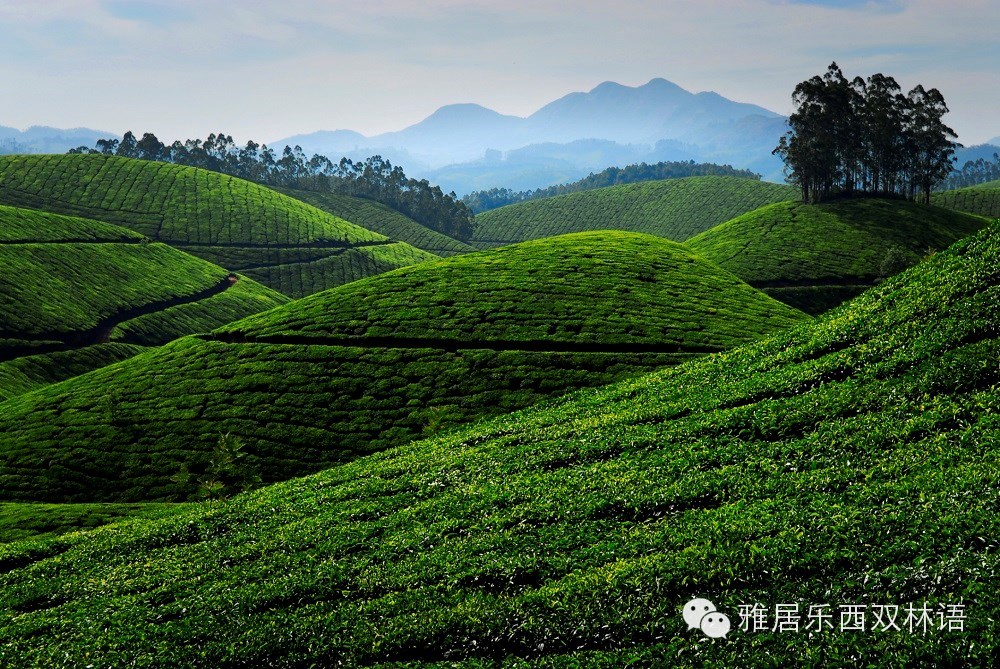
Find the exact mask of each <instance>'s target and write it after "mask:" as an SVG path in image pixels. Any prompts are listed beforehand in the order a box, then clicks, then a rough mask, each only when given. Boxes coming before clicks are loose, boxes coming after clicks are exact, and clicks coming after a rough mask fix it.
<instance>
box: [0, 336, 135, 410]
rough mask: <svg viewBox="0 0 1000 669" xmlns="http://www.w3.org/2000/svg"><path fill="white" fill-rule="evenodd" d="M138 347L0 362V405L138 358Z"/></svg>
mask: <svg viewBox="0 0 1000 669" xmlns="http://www.w3.org/2000/svg"><path fill="white" fill-rule="evenodd" d="M143 350H144V348H143V347H142V346H132V345H127V344H97V345H95V346H87V347H84V348H81V349H75V350H69V351H55V352H53V353H44V354H39V355H24V356H21V357H18V358H15V359H13V360H7V361H4V362H0V402H2V401H3V400H5V399H7V398H10V397H14V396H15V395H22V394H24V393H27V392H30V391H32V390H35V389H37V388H41V387H42V386H47V385H49V384H52V383H58V382H59V381H64V380H65V379H69V378H72V377H74V376H79V375H81V374H86V373H87V372H90V371H93V370H95V369H100V368H101V367H106V366H107V365H110V364H113V363H116V362H121V361H122V360H126V359H128V358H131V357H132V356H133V355H138V354H139V353H141V352H142V351H143Z"/></svg>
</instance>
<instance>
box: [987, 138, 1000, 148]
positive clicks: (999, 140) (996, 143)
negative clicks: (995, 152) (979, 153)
mask: <svg viewBox="0 0 1000 669" xmlns="http://www.w3.org/2000/svg"><path fill="white" fill-rule="evenodd" d="M986 143H987V144H992V145H994V146H1000V135H997V136H996V137H994V138H993V139H991V140H990V141H988V142H986Z"/></svg>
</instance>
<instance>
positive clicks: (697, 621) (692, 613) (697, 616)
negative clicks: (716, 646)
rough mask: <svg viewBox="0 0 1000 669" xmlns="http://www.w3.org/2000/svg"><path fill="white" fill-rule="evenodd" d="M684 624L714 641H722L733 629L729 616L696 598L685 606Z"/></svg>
mask: <svg viewBox="0 0 1000 669" xmlns="http://www.w3.org/2000/svg"><path fill="white" fill-rule="evenodd" d="M684 622H686V623H687V624H688V629H696V628H697V629H700V630H701V631H702V632H704V633H705V636H709V637H711V638H713V639H721V638H722V637H724V636H726V635H727V634H729V630H730V629H732V624H731V623H730V622H729V616H727V615H726V614H725V613H722V612H721V611H719V610H718V609H716V608H715V604H713V603H712V602H710V601H708V600H707V599H704V598H703V597H696V598H695V599H692V600H691V601H690V602H688V603H687V604H685V605H684Z"/></svg>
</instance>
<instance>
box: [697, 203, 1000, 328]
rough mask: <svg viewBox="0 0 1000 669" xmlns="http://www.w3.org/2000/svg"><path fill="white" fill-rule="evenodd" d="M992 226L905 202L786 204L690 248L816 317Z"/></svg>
mask: <svg viewBox="0 0 1000 669" xmlns="http://www.w3.org/2000/svg"><path fill="white" fill-rule="evenodd" d="M987 223H988V219H985V218H982V217H979V216H973V215H969V214H964V213H961V212H955V211H950V210H947V209H942V208H940V207H928V206H924V205H918V204H914V203H912V202H907V201H904V200H880V199H855V200H841V201H836V202H828V203H825V204H819V205H805V204H802V203H799V202H781V203H778V204H773V205H769V206H766V207H762V208H760V209H757V210H755V211H752V212H750V213H748V214H744V215H743V216H740V217H737V218H735V219H733V220H732V221H728V222H726V223H723V224H722V225H718V226H716V227H714V228H712V229H711V230H707V231H706V232H703V233H701V234H700V235H697V236H695V237H693V238H691V239H689V240H688V241H687V242H685V245H686V246H688V247H690V248H691V249H692V250H694V251H695V252H696V253H699V254H700V255H701V256H702V257H704V258H706V259H708V260H710V261H712V262H713V263H715V264H717V265H718V266H720V267H722V268H724V269H727V270H729V271H730V272H732V273H733V274H735V275H736V276H738V277H740V278H741V279H743V280H744V281H746V282H747V283H749V284H750V285H751V286H755V287H757V288H760V289H761V290H763V291H764V292H766V293H767V294H769V295H771V296H772V297H774V298H776V299H778V300H782V301H783V302H786V303H787V304H790V305H792V306H794V307H797V308H799V309H802V310H803V311H805V312H807V313H811V314H817V313H821V312H823V311H826V310H827V309H830V308H832V307H834V306H836V305H838V304H840V303H841V302H843V301H845V300H847V299H849V298H851V297H854V296H855V295H857V294H859V293H861V292H862V291H864V290H865V289H867V288H869V287H870V286H872V285H874V284H875V283H876V282H878V281H880V280H882V279H884V278H885V277H887V276H891V275H893V274H896V273H898V272H900V271H902V270H903V269H905V268H906V267H909V266H912V265H914V264H916V263H918V262H919V261H920V260H921V259H922V258H923V257H925V256H927V255H928V254H933V253H934V252H936V251H939V250H941V249H944V248H946V247H948V246H950V245H951V244H953V243H954V242H955V241H957V240H958V239H961V238H962V237H965V236H968V235H970V234H972V233H974V232H976V231H977V230H979V229H981V228H982V227H983V226H984V225H986V224H987Z"/></svg>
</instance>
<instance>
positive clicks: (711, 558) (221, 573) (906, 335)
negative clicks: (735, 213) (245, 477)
mask: <svg viewBox="0 0 1000 669" xmlns="http://www.w3.org/2000/svg"><path fill="white" fill-rule="evenodd" d="M998 286H1000V228H998V227H997V226H991V227H990V228H989V229H987V230H985V231H983V232H982V233H980V234H979V235H977V236H976V237H975V238H973V239H968V240H965V241H961V242H959V243H958V244H956V245H955V246H953V247H952V248H951V249H949V250H948V251H946V252H942V253H938V254H937V255H935V256H934V257H933V258H931V259H929V260H928V261H927V262H925V263H922V264H920V265H919V266H917V267H915V268H912V269H910V270H908V271H907V272H904V273H903V274H902V275H899V276H896V277H893V278H890V279H888V280H887V281H885V282H883V283H882V284H880V285H878V286H876V287H875V288H873V289H872V290H870V291H868V292H866V293H865V294H864V295H862V296H861V297H859V298H858V299H856V300H854V301H853V302H851V303H850V304H848V305H846V306H845V307H843V308H840V309H837V310H835V311H833V312H831V313H830V314H827V315H826V316H824V317H823V318H822V319H821V320H819V321H817V322H815V323H810V324H805V325H803V326H801V327H797V328H795V329H793V330H791V331H789V332H787V333H782V334H779V335H777V336H775V337H773V338H770V339H768V340H766V341H763V342H757V343H752V344H749V345H747V346H745V347H741V348H738V349H735V350H732V351H728V352H725V353H722V354H719V355H715V356H710V357H707V358H702V359H699V360H696V361H692V362H690V363H687V364H685V365H683V366H680V367H676V368H673V369H670V370H663V371H659V372H656V373H654V374H651V375H647V376H644V377H641V378H639V379H634V380H631V381H628V382H625V383H621V384H617V385H614V386H611V387H608V388H602V389H599V390H586V391H583V392H580V393H577V394H574V395H572V396H569V397H566V398H563V399H561V400H558V401H554V402H550V403H547V404H546V405H544V406H541V407H537V408H533V409H530V410H528V411H523V412H520V413H518V414H514V415H510V416H503V417H499V418H496V419H494V420H491V421H488V422H485V423H480V424H478V425H475V426H471V427H468V428H465V429H462V430H458V431H454V432H450V433H447V434H444V435H442V436H439V437H437V438H435V439H432V440H427V441H421V442H416V443H412V444H409V445H406V446H404V447H401V448H398V449H394V450H391V451H388V452H385V453H381V454H377V455H374V456H371V457H367V458H363V459H360V460H356V461H354V462H352V463H348V464H345V465H342V466H338V467H335V468H332V469H330V470H328V471H325V472H323V473H320V474H318V475H316V476H312V477H309V478H305V479H300V480H295V481H289V482H286V483H282V484H278V485H276V486H273V487H271V488H266V489H263V490H259V491H254V492H251V493H248V494H245V495H241V496H238V497H236V498H234V499H233V500H231V501H229V502H223V503H221V504H217V505H213V506H212V507H211V508H205V507H200V508H196V509H194V510H192V511H190V512H188V513H181V514H178V515H176V516H173V517H170V518H165V519H162V520H158V521H141V520H139V521H134V522H132V523H130V524H127V525H121V526H117V527H111V528H107V529H104V530H99V531H95V532H92V533H87V534H83V535H70V536H67V537H64V538H60V539H55V540H52V541H49V542H35V543H26V544H21V545H13V546H11V547H8V548H6V549H3V550H0V562H2V564H4V565H5V566H6V567H5V571H6V573H5V574H4V575H2V576H0V611H2V612H0V638H2V639H3V640H4V641H3V645H2V646H0V661H2V662H3V663H4V664H6V665H8V666H46V667H52V668H54V669H55V668H59V667H76V666H79V664H80V658H86V661H88V662H92V663H94V664H95V665H97V666H128V665H150V664H157V665H161V666H171V667H178V668H181V667H195V666H230V667H234V666H275V667H292V666H309V665H310V664H314V665H317V666H328V665H334V664H337V663H343V664H344V665H345V666H403V664H404V663H406V664H407V665H408V666H417V665H421V664H424V665H428V666H463V667H487V666H498V663H499V664H500V666H510V667H520V666H577V665H586V666H603V667H609V668H610V667H622V666H629V665H630V664H638V665H640V666H662V665H663V664H667V663H669V664H670V665H672V666H692V667H695V666H697V667H701V666H719V667H731V666H742V667H747V666H848V665H851V666H853V665H856V664H857V663H858V660H859V658H863V660H862V663H863V664H864V666H867V667H898V666H990V665H991V664H992V663H993V662H994V660H995V657H996V653H997V646H998V641H997V639H998V638H1000V622H998V621H1000V599H998V597H997V591H998V588H1000V550H998V544H997V537H998V536H1000V516H998V514H997V513H996V511H997V508H998V505H1000V491H998V489H997V481H998V480H1000V458H998V451H997V445H998V443H1000V418H998V417H1000V373H998V369H997V365H996V360H997V358H998V356H1000V340H998V337H1000V331H998V329H997V323H998V322H1000V289H998ZM173 346H174V347H178V346H179V345H176V344H175V345H173ZM693 596H707V597H709V598H710V599H711V600H712V601H713V602H714V603H716V604H717V605H718V606H719V607H720V608H721V609H722V610H724V611H727V612H730V613H731V614H733V615H734V616H735V614H736V612H737V606H738V605H739V604H740V603H747V604H751V603H754V602H761V603H763V604H764V605H765V606H768V607H773V606H774V605H775V604H777V603H782V602H799V603H800V604H801V605H802V606H803V607H807V606H808V605H809V604H823V603H828V604H830V605H832V606H837V605H838V604H850V603H855V604H865V605H871V604H896V605H900V606H905V605H906V604H907V603H916V604H918V605H919V604H920V603H922V602H925V601H926V602H928V603H929V605H930V606H931V607H933V608H934V609H936V608H937V607H938V606H939V605H940V604H964V605H965V606H966V614H967V618H966V621H965V629H964V631H963V632H948V631H939V630H936V629H935V630H932V631H930V632H929V633H927V634H921V633H920V632H919V631H915V632H909V631H907V630H906V628H905V627H903V629H902V630H901V631H900V632H888V633H879V632H877V631H866V632H859V633H841V632H836V631H834V632H830V633H824V634H819V635H810V634H807V633H804V632H800V633H797V634H795V633H769V632H761V633H746V632H740V631H738V630H737V629H734V630H733V632H731V633H730V637H729V638H728V639H726V640H718V641H712V640H708V639H706V638H705V637H704V635H702V634H701V633H700V632H698V631H696V630H688V629H686V625H685V624H684V621H683V619H682V617H681V615H680V607H681V606H682V605H683V604H684V603H685V602H686V601H688V600H689V599H690V598H692V597H693ZM772 610H773V609H772ZM736 620H737V619H736V618H735V617H734V628H735V627H736ZM933 622H934V623H936V622H937V620H936V619H935V620H934V621H933Z"/></svg>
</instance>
